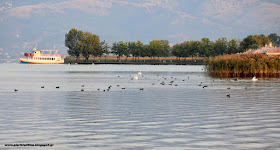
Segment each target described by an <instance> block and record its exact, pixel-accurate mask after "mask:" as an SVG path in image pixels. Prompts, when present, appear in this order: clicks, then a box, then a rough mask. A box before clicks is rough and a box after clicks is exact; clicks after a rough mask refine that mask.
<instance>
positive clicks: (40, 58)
mask: <svg viewBox="0 0 280 150" xmlns="http://www.w3.org/2000/svg"><path fill="white" fill-rule="evenodd" d="M33 51H34V52H33V53H24V56H25V58H20V63H32V64H63V63H64V58H62V57H61V55H60V54H57V52H58V50H36V49H34V50H33ZM45 52H49V53H45Z"/></svg>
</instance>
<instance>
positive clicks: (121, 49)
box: [111, 41, 127, 60]
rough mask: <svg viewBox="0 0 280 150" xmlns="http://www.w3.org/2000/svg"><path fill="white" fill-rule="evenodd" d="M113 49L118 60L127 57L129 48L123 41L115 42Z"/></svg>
mask: <svg viewBox="0 0 280 150" xmlns="http://www.w3.org/2000/svg"><path fill="white" fill-rule="evenodd" d="M111 49H112V53H113V54H114V55H116V56H118V60H120V57H121V56H123V55H127V52H126V51H127V46H126V44H125V43H124V42H123V41H119V42H118V43H117V42H114V43H113V45H112V48H111Z"/></svg>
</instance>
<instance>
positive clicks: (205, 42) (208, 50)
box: [65, 28, 280, 62]
mask: <svg viewBox="0 0 280 150" xmlns="http://www.w3.org/2000/svg"><path fill="white" fill-rule="evenodd" d="M270 42H272V43H273V45H275V46H279V45H280V37H279V36H278V35H277V34H275V33H272V34H270V35H269V36H265V35H263V34H261V35H249V36H247V37H246V38H244V39H243V40H239V39H231V40H227V39H226V38H219V39H217V40H216V41H210V39H209V38H202V39H201V40H200V41H185V42H182V43H177V44H175V45H173V46H172V47H170V44H169V41H168V40H152V41H150V42H149V43H148V44H144V43H142V42H141V41H130V42H123V41H119V42H114V43H113V44H112V46H109V45H108V44H107V43H106V42H105V40H104V41H100V39H99V36H98V35H95V34H92V33H90V32H83V31H81V30H77V29H75V28H72V29H71V30H70V31H69V32H68V33H66V34H65V46H66V47H67V48H68V51H67V52H68V54H69V55H70V56H74V57H76V62H77V61H78V58H79V56H83V57H84V58H85V61H86V62H87V61H88V58H89V56H93V57H94V58H95V57H98V56H99V57H101V56H103V55H105V56H106V55H108V54H109V53H111V54H113V55H115V56H117V57H118V60H119V59H120V57H121V56H125V57H126V60H127V58H128V57H133V60H134V61H135V62H136V61H137V59H138V61H139V57H150V58H151V60H153V61H155V60H156V58H157V57H158V58H159V57H168V56H176V57H177V58H178V59H179V60H180V58H186V57H192V58H194V57H210V56H217V55H224V54H236V53H243V52H245V51H247V50H248V49H257V48H259V47H262V46H264V45H266V44H269V43H270Z"/></svg>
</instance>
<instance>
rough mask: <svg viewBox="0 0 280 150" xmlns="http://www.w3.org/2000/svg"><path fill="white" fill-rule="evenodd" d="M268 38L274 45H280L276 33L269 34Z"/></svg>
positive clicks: (279, 37)
mask: <svg viewBox="0 0 280 150" xmlns="http://www.w3.org/2000/svg"><path fill="white" fill-rule="evenodd" d="M268 38H269V40H270V41H271V42H272V43H273V44H274V45H277V46H279V45H280V36H278V35H277V34H276V33H271V34H269V36H268Z"/></svg>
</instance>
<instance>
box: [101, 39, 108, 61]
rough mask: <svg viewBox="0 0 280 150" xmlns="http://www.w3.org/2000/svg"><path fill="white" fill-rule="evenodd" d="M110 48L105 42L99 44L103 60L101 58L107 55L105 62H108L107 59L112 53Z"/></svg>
mask: <svg viewBox="0 0 280 150" xmlns="http://www.w3.org/2000/svg"><path fill="white" fill-rule="evenodd" d="M109 48H110V46H109V45H108V43H106V42H105V40H104V41H102V42H100V43H99V57H100V59H101V56H103V55H105V61H106V57H107V55H108V54H109V53H110V51H109Z"/></svg>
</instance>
